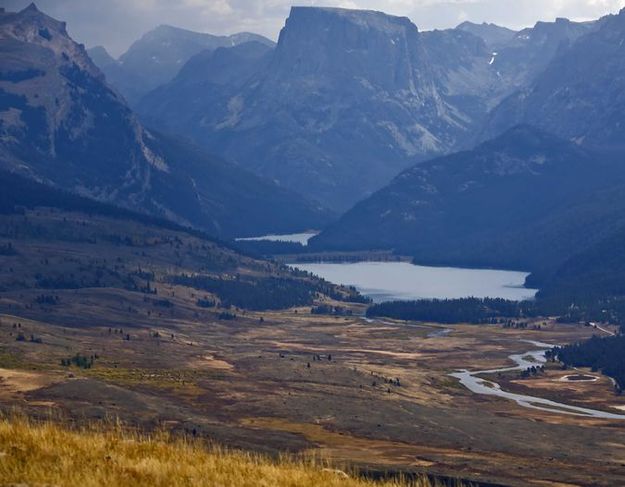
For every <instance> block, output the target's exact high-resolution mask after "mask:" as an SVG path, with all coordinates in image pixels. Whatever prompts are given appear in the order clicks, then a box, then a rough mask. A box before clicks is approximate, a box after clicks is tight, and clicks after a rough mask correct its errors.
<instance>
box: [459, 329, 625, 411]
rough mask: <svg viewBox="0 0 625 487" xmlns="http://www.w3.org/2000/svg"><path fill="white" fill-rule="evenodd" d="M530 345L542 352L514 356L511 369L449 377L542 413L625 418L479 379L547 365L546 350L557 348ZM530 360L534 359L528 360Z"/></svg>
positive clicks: (533, 351) (461, 372)
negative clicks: (503, 388) (509, 388)
mask: <svg viewBox="0 0 625 487" xmlns="http://www.w3.org/2000/svg"><path fill="white" fill-rule="evenodd" d="M524 341H525V342H527V343H530V344H532V345H534V346H535V347H540V348H538V349H534V350H530V351H529V352H525V353H520V354H513V355H510V357H509V358H510V360H512V361H513V362H514V363H515V365H513V366H511V367H502V368H500V369H491V370H478V371H475V372H469V371H468V370H460V371H458V372H454V373H452V374H449V375H450V376H452V377H455V378H456V379H459V380H460V383H461V384H462V385H463V386H465V387H466V388H467V389H469V390H470V391H471V392H473V393H475V394H484V395H488V396H497V397H502V398H504V399H508V400H511V401H514V402H516V403H517V404H518V405H519V406H523V407H526V408H531V409H539V410H541V411H549V412H555V413H562V414H570V415H574V416H584V417H589V418H601V419H620V420H623V419H625V415H623V414H615V413H609V412H606V411H599V410H597V409H589V408H583V407H578V406H571V405H569V404H563V403H560V402H556V401H551V400H549V399H544V398H542V397H534V396H528V395H525V394H516V393H514V392H508V391H504V390H502V389H501V386H500V385H499V384H497V383H496V382H493V381H490V380H486V379H482V378H480V377H477V376H478V375H482V374H496V373H498V372H511V371H515V370H519V371H521V370H525V369H527V368H528V367H532V366H540V365H541V364H544V363H545V351H546V350H548V349H550V348H552V347H553V345H549V344H548V343H541V342H535V341H530V340H524ZM527 357H529V358H530V359H529V360H528V359H527Z"/></svg>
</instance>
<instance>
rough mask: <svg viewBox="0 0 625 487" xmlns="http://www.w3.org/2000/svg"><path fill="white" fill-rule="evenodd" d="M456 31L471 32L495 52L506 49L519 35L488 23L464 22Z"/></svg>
mask: <svg viewBox="0 0 625 487" xmlns="http://www.w3.org/2000/svg"><path fill="white" fill-rule="evenodd" d="M456 29H457V30H460V31H463V32H469V33H470V34H473V35H474V36H477V37H479V38H480V39H482V40H483V41H484V42H485V43H486V45H487V46H488V48H489V49H493V50H497V49H500V48H502V47H504V46H505V45H506V44H508V43H509V42H510V41H512V39H513V38H514V36H515V35H516V34H517V32H516V31H514V30H511V29H508V28H506V27H501V26H499V25H495V24H488V23H486V22H484V23H482V24H476V23H473V22H462V23H461V24H460V25H458V27H456Z"/></svg>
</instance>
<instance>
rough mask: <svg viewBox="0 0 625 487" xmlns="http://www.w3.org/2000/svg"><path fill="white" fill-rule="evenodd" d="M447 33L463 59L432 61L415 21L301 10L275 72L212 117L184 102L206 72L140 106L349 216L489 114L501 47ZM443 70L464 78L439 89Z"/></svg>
mask: <svg viewBox="0 0 625 487" xmlns="http://www.w3.org/2000/svg"><path fill="white" fill-rule="evenodd" d="M444 35H445V36H447V37H449V39H448V40H447V42H448V44H449V45H450V46H451V47H452V50H450V52H453V53H454V55H453V56H454V57H453V58H451V59H449V58H447V57H445V56H443V57H436V58H434V56H431V55H430V54H429V53H428V49H427V42H428V39H429V38H431V36H430V35H429V34H427V33H426V34H420V33H419V31H418V29H417V27H416V26H415V25H414V24H412V23H411V22H410V20H408V19H407V18H405V17H393V16H389V15H386V14H383V13H380V12H373V11H353V10H345V9H334V8H317V7H314V8H311V7H294V8H292V10H291V14H290V16H289V18H288V19H287V22H286V25H285V27H284V28H283V30H282V32H281V34H280V38H279V40H278V45H277V47H276V48H275V50H273V52H272V53H271V54H269V58H268V59H267V60H266V63H264V64H260V65H258V70H257V72H255V73H254V74H252V75H251V76H249V77H247V79H242V81H244V82H243V83H235V85H234V86H233V89H226V90H225V91H223V92H222V93H221V94H220V96H219V97H217V98H216V99H212V98H211V96H212V94H210V93H209V94H207V95H206V96H207V97H209V99H211V103H210V104H206V105H207V106H205V107H203V108H202V110H201V111H198V112H197V113H196V114H193V115H192V116H190V114H189V110H188V106H189V104H191V103H192V102H193V100H196V99H199V97H198V95H197V94H195V93H194V94H192V95H191V96H189V97H188V103H186V104H182V105H178V104H177V103H173V102H172V100H179V101H181V100H182V98H184V96H185V95H184V93H185V92H184V90H185V89H186V87H187V86H188V85H189V84H195V85H196V86H201V84H202V83H203V82H204V81H205V80H204V77H205V75H204V74H203V73H202V72H201V71H200V70H199V69H198V70H197V72H195V73H194V72H193V71H192V70H190V69H185V70H184V71H183V72H181V73H180V76H179V77H178V78H177V79H176V80H175V81H174V82H173V83H171V84H170V85H168V86H166V87H162V88H161V89H159V90H157V91H155V92H154V93H153V94H151V95H149V96H148V97H146V98H144V100H143V101H142V102H141V103H140V105H139V109H140V112H141V113H142V115H144V116H145V117H146V119H147V120H149V121H150V122H151V123H154V124H155V126H157V127H163V128H167V129H168V130H173V131H175V132H177V133H185V134H188V135H190V136H191V137H193V138H194V139H195V140H196V141H197V142H198V143H201V144H205V145H206V146H211V147H214V148H215V150H216V151H217V152H218V153H219V154H221V155H223V156H225V157H226V158H228V159H231V160H235V161H237V162H238V163H240V164H241V165H243V166H245V167H248V168H250V169H252V170H253V171H254V172H256V173H257V174H260V175H263V176H265V177H268V178H270V179H273V180H276V181H277V182H279V183H280V184H281V185H282V186H285V187H288V188H291V189H293V190H295V191H297V192H300V193H301V194H304V195H306V196H307V197H310V198H313V199H316V200H318V201H323V202H324V203H326V204H329V205H331V206H332V207H334V208H337V209H346V208H348V207H349V206H350V205H351V204H353V203H354V202H355V201H357V200H358V199H360V198H361V197H362V196H363V195H366V194H368V193H369V192H371V191H373V190H375V189H377V188H378V187H379V186H380V185H381V184H383V183H384V182H385V181H389V180H390V179H391V178H392V177H393V176H394V175H395V174H396V173H397V172H398V171H399V170H401V169H403V168H405V167H406V166H408V165H410V164H411V163H414V162H417V161H418V160H422V159H425V158H428V157H430V156H432V155H435V154H438V153H440V152H445V151H447V150H448V149H449V148H450V147H454V146H456V145H459V144H461V143H462V142H464V141H465V140H467V139H469V138H470V134H471V130H472V128H473V127H474V126H475V125H477V122H476V120H477V119H479V120H481V118H480V117H483V116H484V115H485V113H484V109H483V108H482V103H481V102H482V101H483V92H484V91H485V90H484V85H489V84H492V83H495V82H496V80H495V77H494V74H493V73H490V74H489V73H488V60H489V59H490V52H489V50H488V49H487V48H486V47H485V45H484V44H483V42H482V41H481V40H480V39H478V38H477V37H474V36H472V35H471V34H467V33H462V32H458V33H454V34H453V35H449V34H444ZM467 40H468V42H469V45H471V44H472V47H470V48H467V47H465V46H464V45H463V43H465V41H467ZM468 52H470V56H471V58H470V59H460V56H462V55H465V54H467V53H468ZM456 61H458V62H456ZM477 64H481V65H482V67H481V68H480V71H479V72H480V74H479V75H476V76H474V77H473V79H472V80H470V81H462V82H461V81H458V80H459V77H460V74H459V71H460V70H463V72H465V71H470V70H471V69H472V67H473V66H474V65H477ZM459 66H460V67H459ZM467 66H469V67H467ZM441 72H442V73H444V74H445V76H448V77H449V78H453V81H450V82H449V83H447V81H446V80H445V81H442V82H440V83H439V80H440V79H442V78H439V77H438V76H437V73H441ZM484 78H488V79H487V81H485V80H484ZM466 83H469V84H470V87H469V88H467V89H463V90H464V91H462V94H457V91H458V88H457V87H458V86H460V85H462V84H466ZM480 85H481V86H482V87H481V88H479V86H480ZM199 103H200V104H202V100H201V99H199ZM165 106H167V107H169V108H167V109H164V107H165ZM177 106H178V108H176V107H177Z"/></svg>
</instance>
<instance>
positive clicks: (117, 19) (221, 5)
mask: <svg viewBox="0 0 625 487" xmlns="http://www.w3.org/2000/svg"><path fill="white" fill-rule="evenodd" d="M30 2H31V0H0V6H2V7H5V8H7V9H8V10H17V9H20V8H23V7H25V6H26V5H28V4H29V3H30ZM36 4H37V6H38V7H39V8H40V9H41V10H43V11H44V12H46V13H48V14H50V15H52V16H53V17H55V18H58V19H62V20H65V21H67V23H68V29H69V32H70V34H71V35H72V36H73V37H74V38H75V39H76V40H77V41H79V42H83V43H85V44H86V45H87V46H88V47H91V46H94V45H103V46H105V47H106V48H107V49H108V50H109V51H110V52H111V54H113V55H115V56H117V55H119V54H121V53H122V52H123V51H125V50H126V49H127V48H128V46H129V45H130V44H131V43H132V42H133V41H134V40H136V39H137V38H139V37H140V36H141V35H142V34H143V33H145V32H146V31H148V30H150V29H152V28H153V27H155V26H157V25H159V24H171V25H175V26H178V27H183V28H187V29H191V30H196V31H201V32H209V33H212V34H231V33H234V32H240V31H250V32H256V33H259V34H263V35H265V36H267V37H270V38H272V39H274V40H275V39H277V36H278V33H279V31H280V29H281V28H282V26H283V25H284V19H285V18H286V17H287V16H288V12H289V8H290V7H291V5H324V6H340V7H349V8H365V9H373V10H381V11H383V12H387V13H391V14H396V15H405V16H407V17H410V19H411V20H412V21H413V22H414V23H415V24H416V25H417V26H418V27H419V29H421V30H429V29H434V28H446V27H454V26H455V25H457V24H459V23H460V22H462V21H463V20H471V21H473V22H484V21H486V22H495V23H497V24H500V25H506V26H509V27H514V28H519V27H524V26H528V25H533V24H534V23H535V22H536V21H537V20H553V19H555V18H556V17H568V18H570V19H575V20H582V19H583V20H587V19H594V18H597V17H600V16H602V15H605V14H608V13H617V12H618V11H619V10H620V9H621V8H623V7H625V0H299V1H293V0H39V1H38V2H36Z"/></svg>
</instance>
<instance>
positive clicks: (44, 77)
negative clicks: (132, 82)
mask: <svg viewBox="0 0 625 487" xmlns="http://www.w3.org/2000/svg"><path fill="white" fill-rule="evenodd" d="M0 41H1V46H2V47H1V48H0V66H2V71H1V72H0V167H1V168H2V169H4V170H8V171H11V172H15V173H19V174H22V175H25V176H28V177H30V178H33V179H36V180H38V181H41V182H44V183H47V184H51V185H55V186H57V187H59V188H63V189H66V190H71V191H75V192H77V193H79V194H81V195H83V196H88V197H91V198H95V199H98V200H101V201H106V202H110V203H115V204H118V205H122V206H125V207H128V208H131V209H134V210H138V211H144V212H148V213H151V214H154V215H158V216H162V217H167V218H170V219H172V220H174V221H177V222H179V223H183V224H186V225H190V226H195V227H198V228H202V229H204V230H206V231H208V232H210V233H212V234H216V235H220V236H239V234H241V235H245V234H247V235H254V234H257V233H258V232H261V233H265V232H276V231H293V230H298V229H299V230H301V229H303V228H307V227H317V226H319V225H321V224H323V223H324V222H325V221H327V218H328V214H327V212H325V211H323V210H321V209H320V208H319V207H318V205H314V204H311V203H308V202H306V201H304V200H303V199H302V198H300V197H299V196H297V195H295V194H293V193H290V192H289V191H287V190H285V189H282V188H279V187H277V186H276V185H275V184H273V183H271V182H268V181H264V180H262V179H260V178H259V177H257V176H255V175H253V174H251V173H248V172H247V171H245V170H243V169H242V168H240V167H237V166H235V165H232V164H230V163H227V162H225V161H223V160H221V159H220V158H218V157H214V156H210V155H207V154H206V153H204V152H203V151H201V150H199V149H196V148H194V147H193V145H192V144H188V143H182V142H181V141H179V140H176V138H172V137H169V136H163V135H161V134H159V133H156V132H154V131H148V130H146V129H145V128H144V127H143V125H142V124H141V123H140V122H139V120H138V119H137V117H136V116H135V114H134V113H133V112H132V110H131V109H130V108H129V107H128V106H127V105H126V103H125V101H124V99H123V98H122V97H121V96H120V95H118V94H117V92H116V91H115V90H113V89H111V88H110V87H109V86H108V85H107V84H106V82H105V77H104V75H103V74H102V73H101V71H100V70H99V69H98V68H97V67H96V66H95V65H94V64H93V62H92V61H91V59H90V57H89V56H88V55H87V52H86V51H85V49H84V47H83V46H82V45H79V44H77V43H75V42H74V41H73V40H72V39H71V38H70V37H69V36H68V35H67V32H66V28H65V24H64V23H62V22H58V21H56V20H54V19H52V18H50V17H48V16H46V15H45V14H43V13H41V12H40V11H39V10H38V9H37V8H36V7H35V6H34V5H31V6H30V7H28V8H26V9H24V10H23V11H21V12H18V13H8V12H3V13H2V14H0Z"/></svg>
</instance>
